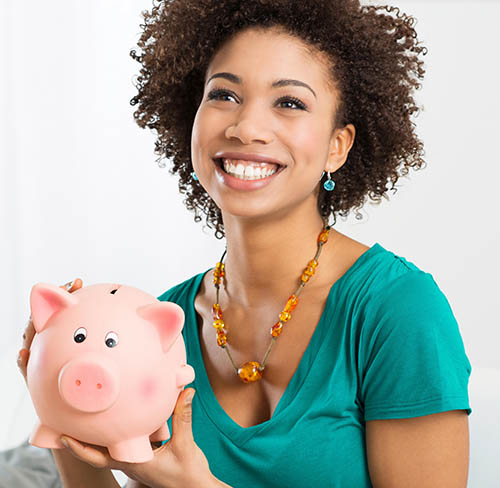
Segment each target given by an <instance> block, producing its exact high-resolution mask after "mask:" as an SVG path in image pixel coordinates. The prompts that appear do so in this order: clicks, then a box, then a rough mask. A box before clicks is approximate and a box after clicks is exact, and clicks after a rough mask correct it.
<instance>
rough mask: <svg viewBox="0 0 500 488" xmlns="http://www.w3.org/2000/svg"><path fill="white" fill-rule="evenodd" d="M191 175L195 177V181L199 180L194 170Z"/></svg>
mask: <svg viewBox="0 0 500 488" xmlns="http://www.w3.org/2000/svg"><path fill="white" fill-rule="evenodd" d="M191 177H192V178H193V180H194V181H198V176H197V175H196V173H195V172H194V171H191Z"/></svg>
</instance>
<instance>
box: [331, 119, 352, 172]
mask: <svg viewBox="0 0 500 488" xmlns="http://www.w3.org/2000/svg"><path fill="white" fill-rule="evenodd" d="M355 137H356V128H355V127H354V125H352V124H347V125H346V126H345V127H343V128H341V129H339V128H337V129H335V130H334V131H333V134H332V137H331V140H330V148H329V152H328V162H327V164H326V167H325V171H329V172H330V173H334V172H335V171H337V170H338V169H340V168H341V167H342V166H343V165H344V163H345V162H346V161H347V156H349V151H350V150H351V147H352V145H353V144H354V138H355Z"/></svg>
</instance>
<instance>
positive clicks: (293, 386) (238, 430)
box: [185, 242, 384, 447]
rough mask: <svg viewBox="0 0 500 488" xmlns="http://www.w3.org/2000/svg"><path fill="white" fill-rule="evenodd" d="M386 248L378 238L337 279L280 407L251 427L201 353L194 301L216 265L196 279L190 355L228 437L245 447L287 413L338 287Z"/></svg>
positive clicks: (202, 393)
mask: <svg viewBox="0 0 500 488" xmlns="http://www.w3.org/2000/svg"><path fill="white" fill-rule="evenodd" d="M382 250H384V248H383V247H382V246H381V245H380V244H379V243H378V242H376V243H375V244H373V245H372V246H371V247H370V248H369V249H367V250H366V251H365V252H364V253H363V254H361V256H359V257H358V259H357V260H356V261H355V262H354V263H353V264H352V265H351V267H350V268H348V269H347V271H346V272H345V273H344V274H343V275H342V276H341V277H340V278H339V279H337V280H336V281H335V283H333V284H332V286H331V287H330V290H329V292H328V296H327V300H326V303H325V308H324V309H323V312H322V314H321V317H320V319H319V321H318V324H317V325H316V328H315V330H314V333H313V335H312V337H311V339H310V341H309V344H308V345H307V347H306V349H305V351H304V354H303V355H302V358H301V359H300V361H299V364H298V366H297V369H296V370H295V372H294V374H293V376H292V378H291V380H290V382H289V384H288V385H287V387H286V388H285V391H284V392H283V394H282V396H281V398H280V400H279V401H278V404H277V405H276V409H275V411H274V413H273V415H272V417H271V418H270V419H268V420H266V421H264V422H261V423H259V424H255V425H252V426H250V427H242V426H241V425H239V424H238V423H237V422H235V421H234V420H233V419H232V418H231V417H230V416H229V415H228V414H227V413H226V411H225V410H224V409H223V408H222V406H221V405H220V403H219V401H218V400H217V397H216V396H215V393H214V391H213V389H212V385H211V384H210V380H209V379H208V376H207V372H206V369H205V364H204V362H203V355H202V353H201V346H200V338H199V334H198V321H197V319H196V310H195V308H194V301H195V298H196V295H197V293H198V291H199V289H200V286H201V282H202V281H203V278H204V276H205V275H206V274H207V273H208V272H210V270H211V269H212V268H209V269H207V270H206V271H204V272H202V273H200V274H199V275H197V276H196V277H195V279H194V280H193V284H192V286H191V290H190V292H189V297H188V306H187V310H186V322H185V323H186V325H187V326H188V327H189V334H190V337H191V340H190V341H187V347H190V357H189V362H190V364H191V366H193V368H194V369H195V372H196V377H195V379H194V388H195V389H196V392H197V394H196V396H197V399H198V401H199V404H200V405H201V406H202V408H203V409H204V410H205V412H206V414H207V417H208V418H209V419H210V421H211V422H212V423H213V424H214V426H215V427H216V428H217V429H218V430H219V431H220V432H221V433H222V434H223V435H225V436H226V437H228V438H229V439H230V440H231V442H232V443H234V444H235V445H237V446H239V447H241V446H242V445H243V444H244V443H245V442H246V441H247V440H248V439H250V438H251V437H253V436H254V435H256V434H257V433H259V432H261V431H262V430H264V429H267V428H269V427H270V426H272V425H273V424H275V423H276V422H279V421H280V418H281V416H282V415H286V413H287V409H288V407H289V406H290V404H291V403H292V402H293V400H294V398H295V397H296V395H297V393H298V392H299V390H300V389H301V387H302V385H303V384H304V382H305V381H306V379H307V375H308V373H309V371H310V369H311V365H312V363H313V361H314V357H315V356H316V353H317V351H318V349H319V347H320V346H321V344H322V342H323V340H322V339H323V337H324V335H325V332H326V330H328V327H326V325H325V323H326V322H327V321H326V319H325V310H326V309H328V308H329V306H330V305H331V301H332V299H333V295H334V293H335V292H336V290H337V289H338V288H339V287H340V286H341V285H342V283H343V282H344V281H346V279H348V278H349V276H350V275H352V274H353V273H354V272H355V271H356V270H357V269H359V268H360V267H361V266H362V265H363V264H364V263H365V262H366V260H367V259H369V258H370V257H371V256H372V255H373V254H376V253H378V252H380V251H382Z"/></svg>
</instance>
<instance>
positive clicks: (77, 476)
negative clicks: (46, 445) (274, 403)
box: [51, 449, 142, 488]
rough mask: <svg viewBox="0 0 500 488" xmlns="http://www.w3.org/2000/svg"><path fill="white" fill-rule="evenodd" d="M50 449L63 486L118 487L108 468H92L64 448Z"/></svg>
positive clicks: (66, 487) (79, 487) (69, 487)
mask: <svg viewBox="0 0 500 488" xmlns="http://www.w3.org/2000/svg"><path fill="white" fill-rule="evenodd" d="M51 450H52V454H53V455H54V460H55V462H56V465H57V469H58V471H59V474H60V476H61V481H62V484H63V486H64V488H86V487H88V486H95V487H96V488H97V487H99V488H120V485H119V483H118V482H117V481H116V479H115V477H114V476H113V473H112V472H111V470H110V469H99V468H94V467H92V466H90V464H87V463H85V462H83V461H80V460H79V459H77V458H75V457H74V456H73V455H72V454H71V453H70V452H69V451H68V450H66V449H51ZM141 486H142V485H141Z"/></svg>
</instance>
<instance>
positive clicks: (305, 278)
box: [300, 274, 310, 283]
mask: <svg viewBox="0 0 500 488" xmlns="http://www.w3.org/2000/svg"><path fill="white" fill-rule="evenodd" d="M309 278H310V277H309V276H308V275H306V274H303V275H302V276H301V277H300V281H303V282H304V283H307V282H308V281H309Z"/></svg>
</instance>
